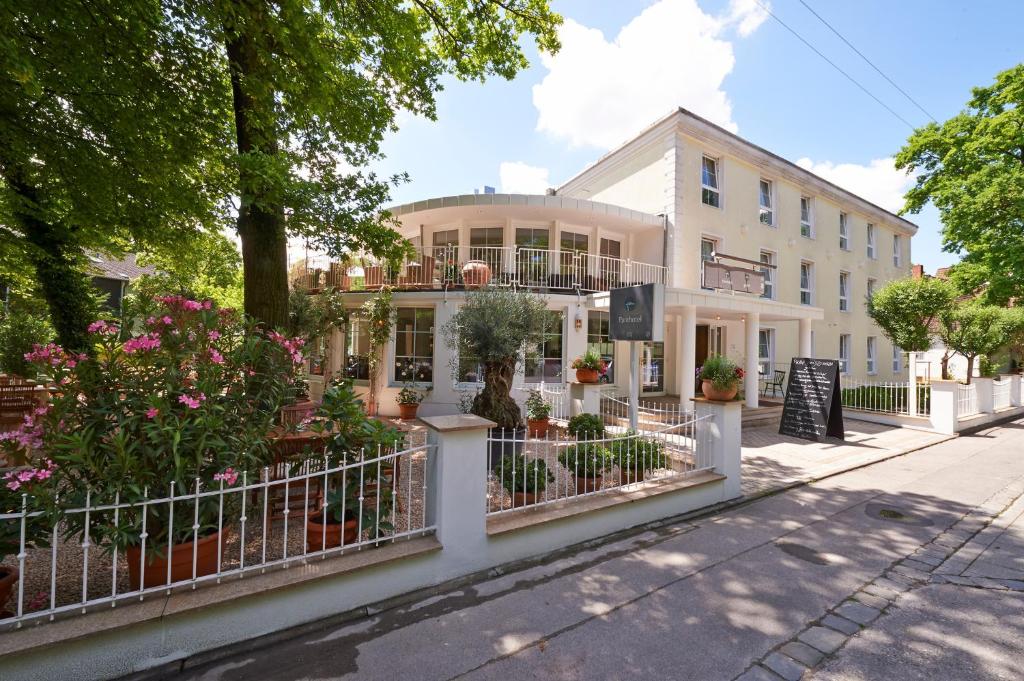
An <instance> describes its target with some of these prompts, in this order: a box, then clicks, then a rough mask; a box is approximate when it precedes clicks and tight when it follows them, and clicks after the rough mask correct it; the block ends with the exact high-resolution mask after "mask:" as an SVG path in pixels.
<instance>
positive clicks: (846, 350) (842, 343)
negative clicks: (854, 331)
mask: <svg viewBox="0 0 1024 681" xmlns="http://www.w3.org/2000/svg"><path fill="white" fill-rule="evenodd" d="M850 342H851V336H850V334H848V333H844V334H840V336H839V371H841V372H842V373H844V374H848V373H850Z"/></svg>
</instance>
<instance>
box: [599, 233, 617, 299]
mask: <svg viewBox="0 0 1024 681" xmlns="http://www.w3.org/2000/svg"><path fill="white" fill-rule="evenodd" d="M600 255H601V267H600V272H601V282H600V283H601V285H602V287H607V288H615V287H617V286H619V283H620V280H621V278H622V275H621V270H620V268H621V267H622V260H621V258H622V242H621V241H618V240H616V239H603V238H602V239H601V243H600Z"/></svg>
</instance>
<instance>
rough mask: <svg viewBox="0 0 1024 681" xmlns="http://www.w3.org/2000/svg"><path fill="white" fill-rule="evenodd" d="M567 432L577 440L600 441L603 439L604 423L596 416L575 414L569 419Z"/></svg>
mask: <svg viewBox="0 0 1024 681" xmlns="http://www.w3.org/2000/svg"><path fill="white" fill-rule="evenodd" d="M567 430H568V431H569V434H570V435H572V436H573V437H574V438H576V439H577V440H600V439H601V438H603V437H604V421H603V420H601V417H600V416H598V415H597V414H586V413H584V414H576V416H573V417H572V418H571V419H569V425H568V426H567Z"/></svg>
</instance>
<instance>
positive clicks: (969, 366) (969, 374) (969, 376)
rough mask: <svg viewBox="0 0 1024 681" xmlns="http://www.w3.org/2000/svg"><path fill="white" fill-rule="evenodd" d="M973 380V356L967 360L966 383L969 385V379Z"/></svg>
mask: <svg viewBox="0 0 1024 681" xmlns="http://www.w3.org/2000/svg"><path fill="white" fill-rule="evenodd" d="M972 378H974V355H971V356H970V357H968V358H967V383H968V385H970V383H971V379H972Z"/></svg>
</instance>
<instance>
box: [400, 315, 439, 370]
mask: <svg viewBox="0 0 1024 681" xmlns="http://www.w3.org/2000/svg"><path fill="white" fill-rule="evenodd" d="M394 379H395V382H397V383H406V382H416V383H433V381H434V308H431V307H400V308H398V310H397V311H396V313H395V366H394Z"/></svg>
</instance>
